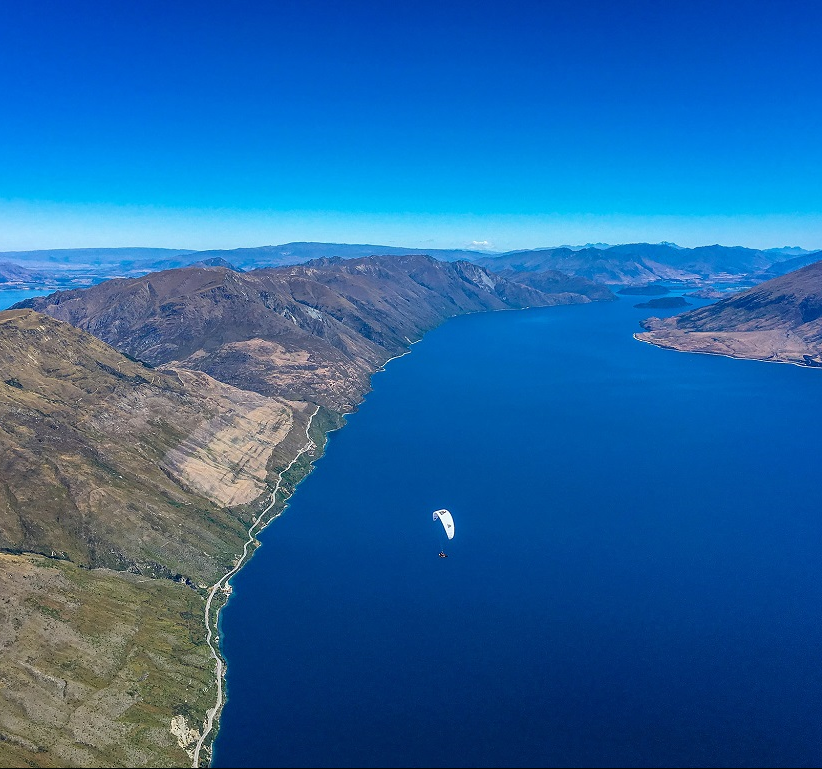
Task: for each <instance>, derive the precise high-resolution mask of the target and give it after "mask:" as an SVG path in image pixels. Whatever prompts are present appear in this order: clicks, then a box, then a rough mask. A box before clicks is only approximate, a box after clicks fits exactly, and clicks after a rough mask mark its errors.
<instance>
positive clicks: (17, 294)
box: [0, 288, 54, 310]
mask: <svg viewBox="0 0 822 769" xmlns="http://www.w3.org/2000/svg"><path fill="white" fill-rule="evenodd" d="M52 293H54V289H53V288H43V289H37V288H33V289H17V288H12V289H3V290H0V310H8V308H9V307H11V306H12V305H13V304H17V302H22V301H23V300H24V299H32V298H33V297H35V296H46V294H52Z"/></svg>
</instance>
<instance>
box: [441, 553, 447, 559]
mask: <svg viewBox="0 0 822 769" xmlns="http://www.w3.org/2000/svg"><path fill="white" fill-rule="evenodd" d="M440 558H448V556H447V555H446V554H445V553H443V552H440Z"/></svg>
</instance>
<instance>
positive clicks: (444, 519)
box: [434, 510, 454, 539]
mask: <svg viewBox="0 0 822 769" xmlns="http://www.w3.org/2000/svg"><path fill="white" fill-rule="evenodd" d="M437 518H439V519H440V523H442V526H443V528H444V529H445V535H446V536H447V537H448V539H454V519H453V518H452V517H451V513H449V512H448V511H447V510H437V511H436V512H435V513H434V520H435V521H436V520H437Z"/></svg>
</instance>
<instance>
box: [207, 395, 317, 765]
mask: <svg viewBox="0 0 822 769" xmlns="http://www.w3.org/2000/svg"><path fill="white" fill-rule="evenodd" d="M319 411H320V407H319V406H317V407H316V409H315V410H314V413H313V414H311V416H310V417H309V418H308V424H307V425H306V427H305V437H306V443H305V444H304V445H303V447H302V448H301V449H300V450H299V451H298V452H297V453H296V454H295V455H294V457H293V459H292V460H291V462H289V463H288V465H287V466H286V467H285V468H284V469H283V470H282V471H281V472H280V473H279V476H278V478H277V483H276V484H275V485H274V489H273V490H272V492H271V502H270V503H269V504H268V506H267V507H266V508H265V509H264V510H262V512H260V514H259V515H258V516H257V517H256V518H255V519H254V520H253V521H252V523H251V526H249V528H248V539H247V540H246V542H245V544H244V545H243V552H242V554H241V555H240V556H239V558H238V559H237V562H236V564H235V565H234V566H233V567H232V568H231V569H230V570H229V571H227V572H226V573H225V574H224V575H223V576H222V577H220V579H218V580H217V581H216V582H215V583H214V584H213V585H212V586H211V588H210V589H209V592H208V598H207V599H206V605H205V610H204V618H205V626H206V643H207V644H208V647H209V650H210V651H211V656H212V657H213V658H214V661H215V679H216V682H217V701H216V702H215V703H214V707H212V708H209V709H208V711H206V720H205V722H204V724H203V733H202V735H201V736H200V737H199V738H198V740H197V744H196V746H195V747H194V749H193V755H192V764H191V766H192V767H193V769H197V767H199V766H200V752H201V751H202V749H203V746H204V745H205V742H206V739H207V738H208V736H209V735H210V734H211V733H212V731H214V732H215V734H214V736H213V737H212V738H211V745H212V746H213V743H214V739H216V736H217V735H216V729H215V720H216V719H217V717H218V715H219V713H220V711H221V710H222V708H223V705H224V704H225V697H224V695H223V679H224V678H225V673H226V663H225V662H224V661H223V658H222V655H221V654H220V651H219V636H218V635H217V626H218V621H219V616H220V610H221V609H222V608H223V606H224V605H225V604H223V606H219V607H217V609H216V610H215V613H214V622H213V627H212V621H211V616H210V615H211V604H212V602H213V600H214V596H215V595H216V594H217V591H219V590H222V589H224V587H225V586H227V585H228V581H229V580H230V579H231V578H232V577H233V576H234V575H235V574H236V573H237V572H238V571H240V569H241V568H242V567H243V566H244V565H245V564H246V562H247V561H248V559H249V557H250V556H249V547H250V546H251V544H252V543H253V542H254V540H255V538H256V536H255V535H256V534H259V532H260V531H262V530H263V529H264V528H265V527H266V526H268V524H269V523H271V521H273V520H274V519H275V518H277V516H278V515H279V513H277V514H276V515H272V516H271V517H270V518H268V519H267V520H266V515H267V514H268V513H269V512H270V511H271V510H272V509H273V508H274V507H275V506H276V505H277V503H278V501H279V500H278V499H277V494H278V492H279V490H280V485H281V484H282V480H283V476H284V475H285V474H286V473H287V472H288V471H289V470H290V469H291V468H292V467H293V466H294V465H295V463H296V462H297V460H298V459H299V458H300V457H301V456H302V455H303V454H305V453H306V452H307V451H311V450H312V449H313V448H315V443H314V441H313V440H312V439H311V437H310V436H309V432H310V431H311V425H312V423H313V421H314V417H316V416H317V414H318V413H319ZM280 512H282V511H280ZM263 521H265V523H263ZM261 524H262V525H261ZM258 527H259V528H258ZM255 530H256V531H255ZM255 550H256V548H255ZM251 554H252V555H253V551H252V553H251ZM212 640H213V641H216V644H217V645H216V647H215V645H214V643H213V642H212ZM212 754H213V749H210V750H209V761H208V764H207V765H210V764H211V758H212Z"/></svg>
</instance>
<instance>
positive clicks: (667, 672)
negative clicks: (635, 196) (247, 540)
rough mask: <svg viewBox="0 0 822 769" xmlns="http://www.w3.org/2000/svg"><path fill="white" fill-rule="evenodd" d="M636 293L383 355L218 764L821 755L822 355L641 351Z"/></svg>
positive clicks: (323, 482) (502, 321)
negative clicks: (784, 357) (816, 358)
mask: <svg viewBox="0 0 822 769" xmlns="http://www.w3.org/2000/svg"><path fill="white" fill-rule="evenodd" d="M634 303H635V302H634V301H631V299H630V298H627V299H621V300H620V301H618V302H612V303H603V304H596V305H583V306H570V307H555V308H546V309H533V310H525V311H519V312H497V313H486V314H477V315H470V316H465V317H460V318H455V319H453V320H451V321H449V322H448V323H446V324H445V325H443V326H441V327H440V328H438V329H436V330H435V331H433V332H431V333H430V334H428V335H427V336H426V337H425V338H424V339H423V341H422V342H420V343H419V344H417V345H415V346H414V347H413V348H412V353H411V354H409V355H407V356H404V357H402V358H400V359H398V360H394V361H392V362H391V363H389V364H388V366H387V368H386V370H385V371H384V372H380V373H378V374H377V375H375V377H374V379H373V387H374V389H373V392H371V393H370V394H369V395H368V397H367V398H366V400H365V402H364V403H363V404H362V405H361V407H360V409H359V410H358V412H357V413H355V414H353V415H351V416H350V417H349V418H348V424H347V425H346V426H345V427H344V428H343V429H342V430H340V431H338V432H336V433H333V434H332V435H331V437H330V441H329V444H328V446H327V451H326V455H325V456H324V457H322V458H321V459H320V460H319V461H318V462H317V466H316V468H315V470H314V472H313V473H312V474H311V475H310V476H309V477H308V478H307V479H306V480H305V482H304V483H302V484H301V485H300V487H299V488H298V490H297V492H296V494H295V495H294V497H293V499H292V501H291V503H290V505H289V507H288V508H287V510H286V511H285V513H284V514H283V515H282V516H281V517H280V518H279V519H278V520H276V521H275V522H274V523H272V524H271V525H270V526H269V527H268V529H266V531H265V532H263V534H262V535H261V537H260V539H261V540H262V542H263V547H262V548H261V549H260V550H259V551H258V552H257V553H256V554H255V556H254V558H253V559H252V560H251V562H250V563H249V564H248V565H247V566H246V567H245V568H244V569H243V570H242V571H241V572H240V573H239V574H238V575H237V576H236V577H235V578H234V579H233V581H232V584H233V586H234V593H233V595H232V597H231V599H230V601H229V603H228V605H227V607H226V608H225V610H224V612H223V614H222V617H221V642H222V648H223V650H224V652H225V655H226V657H227V659H228V679H227V684H228V703H227V705H226V707H225V709H224V712H223V716H222V720H221V725H220V732H219V736H218V738H217V741H216V745H215V756H214V765H215V766H306V767H310V766H365V767H372V766H373V767H377V766H409V767H410V766H444V767H458V766H466V767H467V766H590V765H598V766H625V765H630V766H699V765H712V766H742V765H744V766H814V765H818V764H819V762H820V759H822V701H821V698H822V626H821V623H820V609H822V579H820V573H822V568H821V567H822V547H820V545H822V515H820V505H819V499H820V489H821V488H822V487H821V486H820V477H821V476H820V463H819V457H820V453H819V448H818V442H819V436H820V435H822V409H820V408H819V403H820V395H821V394H822V372H819V371H814V370H806V369H802V368H798V367H795V366H788V365H776V364H766V363H759V362H752V361H737V360H731V359H727V358H722V357H714V356H707V355H691V354H683V353H677V352H673V351H668V350H660V349H657V348H655V347H652V346H649V345H646V344H641V343H639V342H637V341H635V340H634V339H633V338H632V334H633V333H634V332H635V331H637V330H639V326H638V321H639V320H640V319H641V318H643V317H646V316H647V314H648V311H647V310H642V309H636V308H634V307H633V304H634ZM698 303H702V302H698ZM442 507H446V508H448V509H449V510H451V512H452V513H453V516H454V520H455V526H456V537H455V538H454V540H453V541H452V542H451V543H450V544H449V548H448V555H449V557H448V558H446V559H441V558H438V557H437V553H438V551H439V549H440V546H441V539H440V531H439V530H438V528H437V527H438V526H439V523H435V522H433V520H432V511H434V510H436V509H438V508H442ZM440 528H441V527H440Z"/></svg>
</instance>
